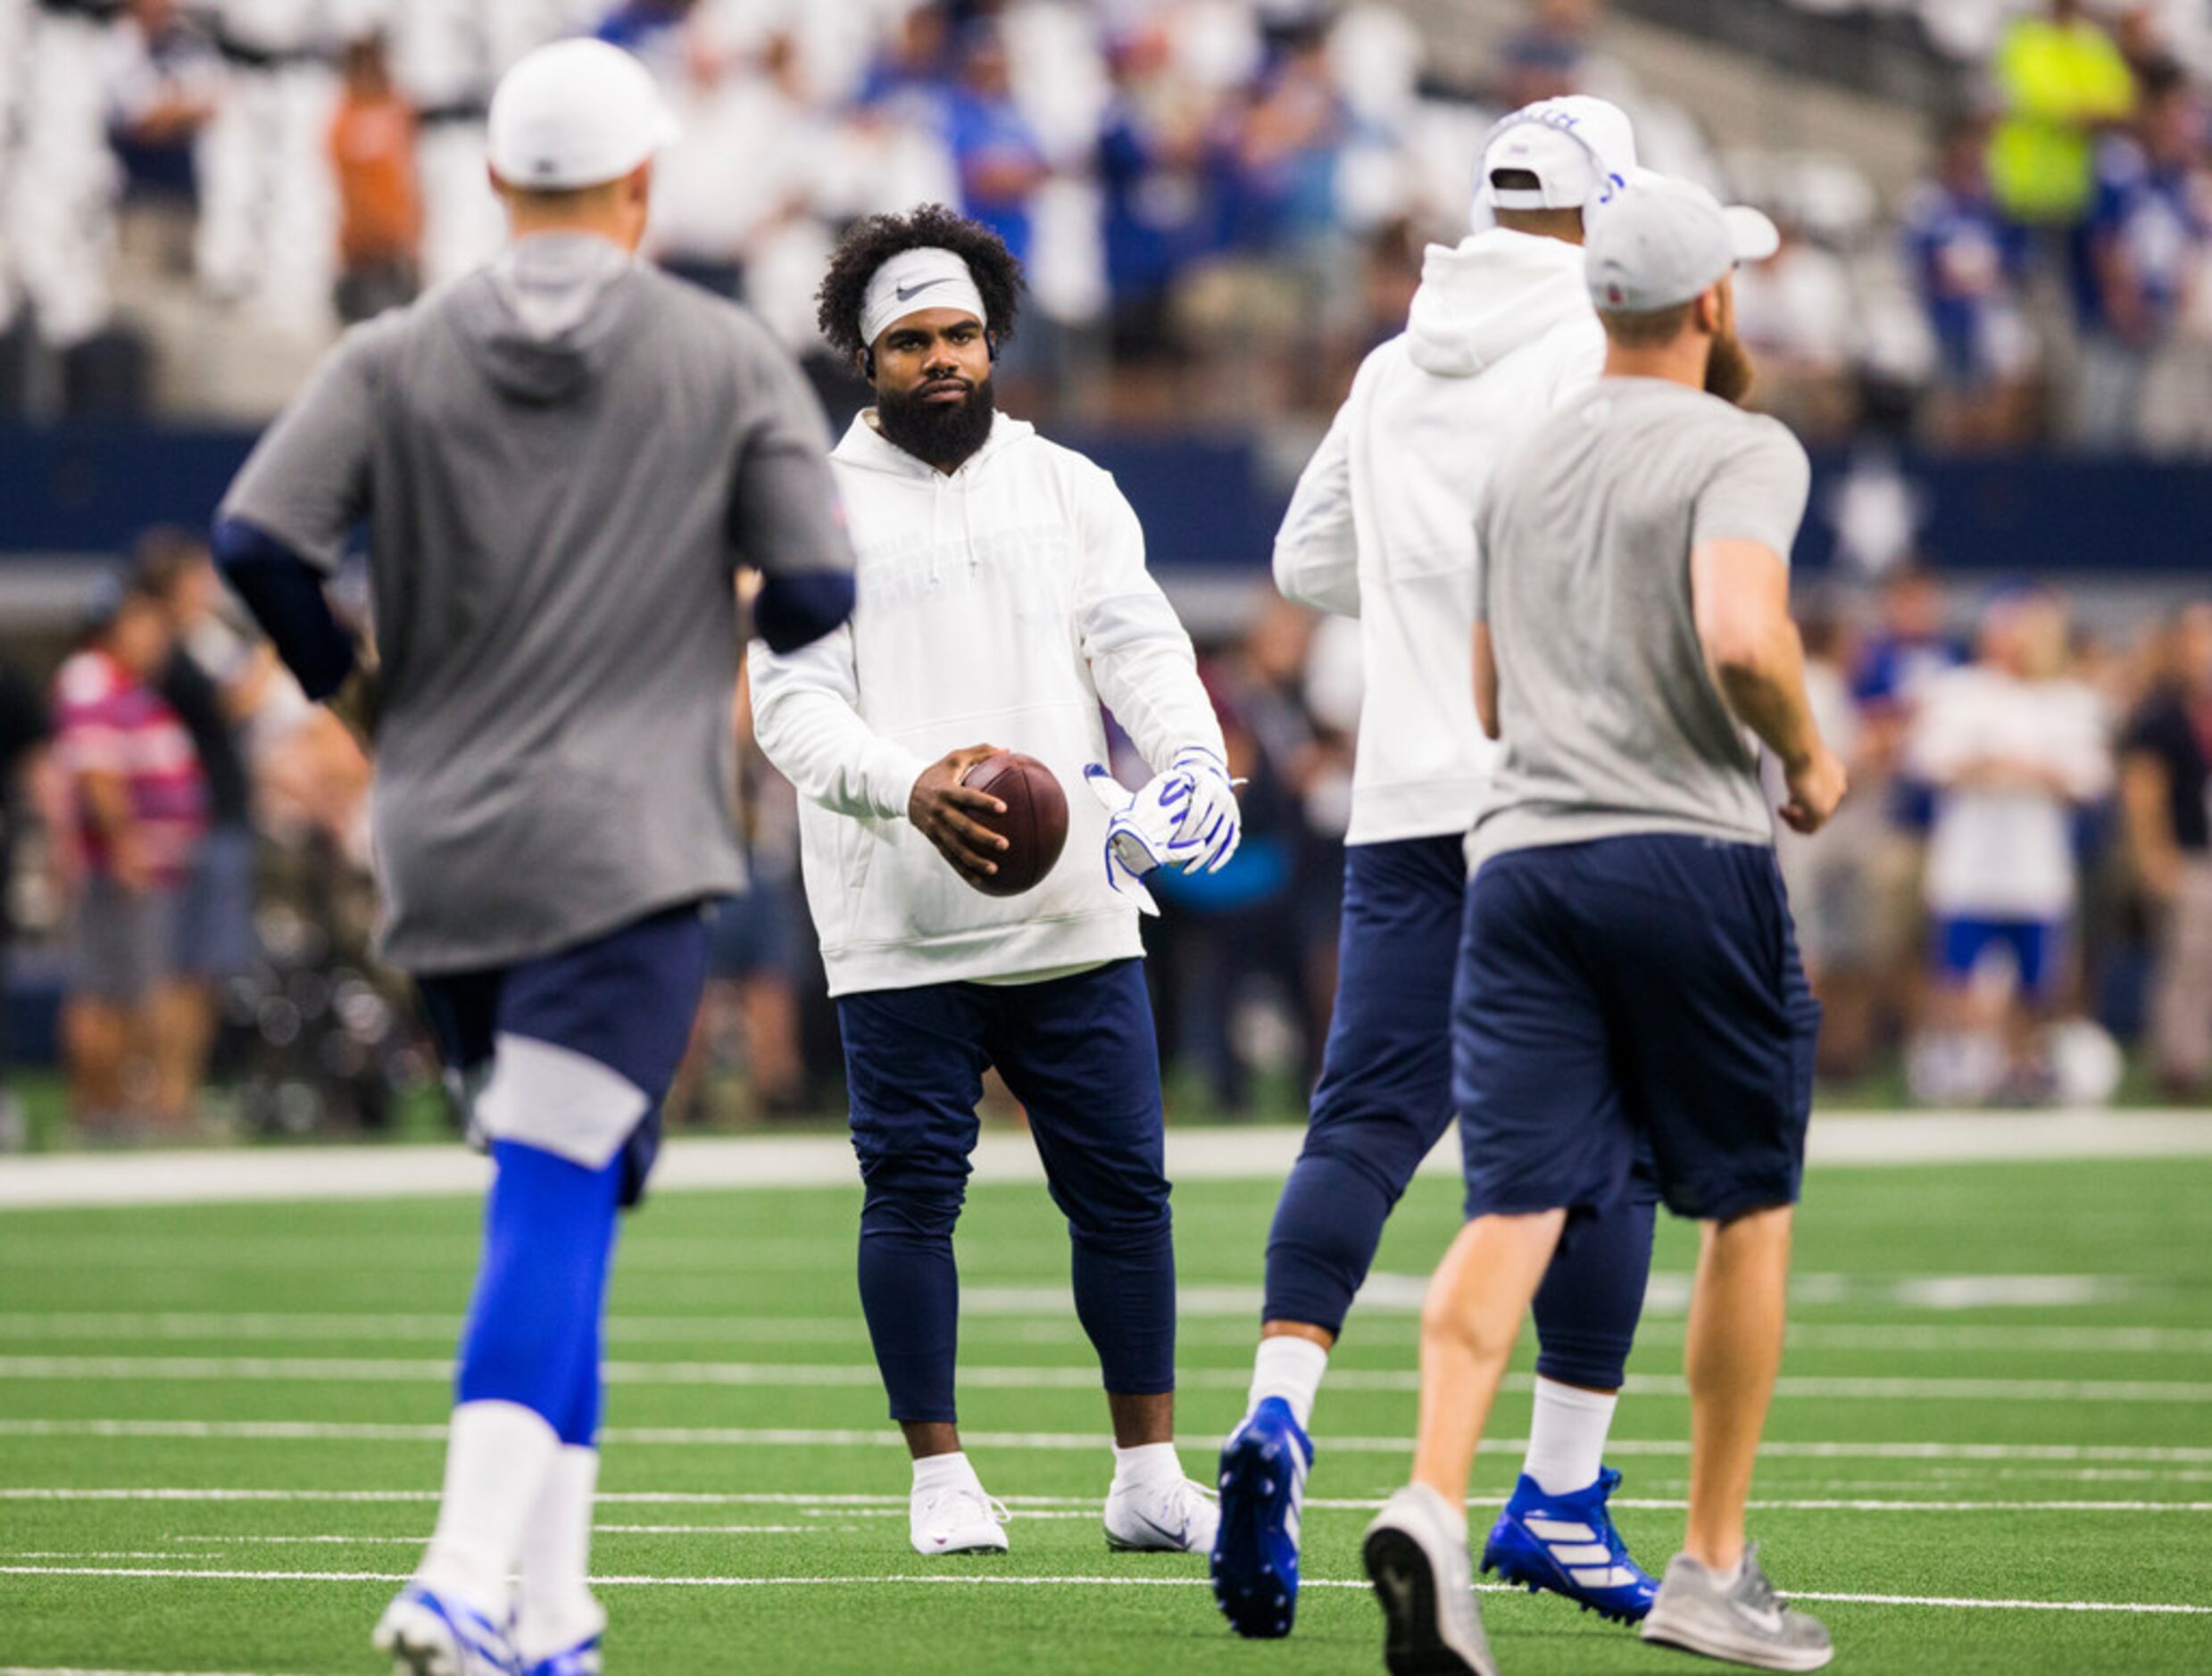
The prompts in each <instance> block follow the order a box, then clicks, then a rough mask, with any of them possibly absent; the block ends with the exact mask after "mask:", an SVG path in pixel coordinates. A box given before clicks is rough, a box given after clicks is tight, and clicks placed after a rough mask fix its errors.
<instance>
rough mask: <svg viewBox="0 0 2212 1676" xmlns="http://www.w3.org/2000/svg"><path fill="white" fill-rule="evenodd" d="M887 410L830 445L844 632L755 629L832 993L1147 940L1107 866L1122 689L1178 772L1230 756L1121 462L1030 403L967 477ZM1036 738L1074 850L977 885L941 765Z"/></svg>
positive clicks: (1156, 758)
mask: <svg viewBox="0 0 2212 1676" xmlns="http://www.w3.org/2000/svg"><path fill="white" fill-rule="evenodd" d="M869 418H870V416H869V414H866V413H863V414H862V415H861V416H860V417H859V418H858V419H854V420H853V422H852V428H851V429H850V430H848V431H847V432H846V433H845V436H844V441H842V442H840V443H839V444H837V446H836V450H835V451H833V452H832V453H831V454H830V466H831V469H832V470H833V472H834V473H835V475H836V480H837V487H838V490H839V492H840V494H842V496H843V498H844V507H845V514H846V517H847V519H849V520H850V527H851V534H852V547H853V551H854V552H855V554H856V555H857V556H858V560H859V563H858V566H857V568H856V570H855V573H854V575H855V587H856V592H857V593H858V596H859V599H858V603H857V604H856V605H855V607H854V609H853V613H852V621H851V622H850V623H848V624H847V625H846V626H844V627H843V628H840V629H837V630H836V631H835V632H834V633H832V634H829V635H825V636H823V638H821V639H820V640H818V641H816V642H814V643H812V644H811V645H809V646H805V647H802V648H801V649H800V650H799V651H795V652H787V653H783V654H778V653H775V652H771V651H769V649H768V648H767V646H766V645H765V644H763V643H761V642H759V641H755V642H754V643H753V648H752V651H751V654H750V657H751V671H752V681H753V726H754V728H755V731H756V734H757V735H758V737H759V740H760V743H761V751H763V752H765V753H766V755H767V757H768V759H769V761H770V762H772V763H773V764H775V766H776V767H778V769H779V770H781V771H782V773H783V774H784V775H785V776H786V778H788V779H789V780H790V781H791V783H792V784H794V785H795V786H797V787H798V789H799V793H800V796H801V799H802V802H801V804H800V807H799V834H800V863H801V867H802V871H803V872H804V875H805V878H806V892H807V905H808V907H809V908H810V909H812V911H813V916H814V928H815V930H816V932H817V933H819V935H820V938H821V945H822V961H823V964H824V965H825V966H826V967H827V969H828V974H829V992H830V993H831V994H832V995H847V994H852V993H856V992H859V991H868V990H885V989H911V988H915V987H918V986H919V985H922V984H927V983H952V982H956V981H969V982H977V983H991V982H1000V983H1006V982H1014V983H1019V982H1024V981H1032V980H1035V979H1040V978H1044V977H1050V976H1053V975H1058V974H1060V973H1065V972H1069V971H1071V970H1079V969H1081V968H1083V967H1089V966H1098V965H1102V964H1104V963H1105V962H1107V961H1109V960H1118V959H1123V958H1129V957H1132V956H1135V955H1140V954H1142V953H1143V947H1142V945H1141V944H1140V943H1139V942H1138V939H1137V925H1136V909H1135V905H1134V903H1133V900H1132V899H1131V898H1129V897H1127V896H1123V895H1120V894H1118V893H1117V892H1115V891H1114V889H1113V888H1112V886H1111V885H1110V884H1108V883H1107V880H1106V865H1105V845H1106V813H1105V810H1104V809H1102V807H1101V805H1100V804H1099V802H1098V801H1097V800H1096V799H1095V798H1094V797H1093V796H1092V794H1091V792H1089V790H1088V789H1087V788H1086V787H1085V785H1084V784H1083V767H1084V765H1085V763H1087V762H1103V761H1104V760H1105V759H1106V731H1105V726H1104V723H1103V721H1102V718H1101V716H1100V710H1099V706H1100V702H1101V701H1104V703H1105V705H1106V706H1107V708H1109V709H1111V710H1112V711H1113V713H1114V717H1115V719H1116V720H1118V722H1120V724H1121V725H1122V726H1123V727H1124V728H1125V729H1127V732H1128V734H1129V737H1130V738H1131V739H1132V740H1133V741H1134V742H1135V744H1136V748H1137V750H1138V751H1140V752H1141V753H1143V758H1144V760H1145V761H1146V762H1148V763H1150V764H1152V766H1153V767H1154V769H1155V770H1158V769H1161V768H1164V767H1166V766H1167V765H1168V762H1169V761H1170V760H1172V759H1173V758H1174V757H1175V755H1176V753H1177V751H1181V750H1182V749H1184V748H1185V746H1189V745H1202V746H1203V747H1205V748H1206V749H1207V750H1209V751H1213V752H1214V753H1215V754H1216V755H1218V756H1219V755H1226V751H1224V747H1223V745H1222V740H1221V725H1220V723H1219V722H1218V720H1217V719H1216V718H1215V716H1214V712H1213V706H1212V703H1211V702H1210V701H1209V700H1208V698H1207V696H1206V691H1205V688H1204V687H1203V686H1202V685H1201V684H1200V682H1199V678H1198V667H1197V660H1196V659H1195V657H1194V656H1193V652H1192V650H1191V641H1190V636H1189V635H1187V634H1185V632H1184V629H1183V625H1182V624H1181V623H1180V622H1179V621H1178V620H1177V618H1176V614H1175V610H1174V608H1173V607H1171V606H1170V605H1169V604H1168V599H1167V596H1166V595H1165V594H1164V593H1161V592H1160V585H1159V584H1157V583H1156V582H1154V581H1153V580H1152V576H1151V574H1150V573H1149V572H1148V571H1147V570H1146V569H1145V568H1144V532H1143V528H1142V527H1140V526H1139V524H1138V523H1137V519H1136V514H1135V512H1134V511H1133V510H1130V506H1129V503H1128V502H1127V500H1125V499H1124V498H1123V497H1122V494H1121V491H1120V490H1119V489H1118V488H1116V487H1115V486H1114V480H1113V478H1112V477H1111V476H1110V474H1109V473H1107V472H1106V471H1104V470H1102V469H1100V468H1099V467H1097V466H1095V465H1094V464H1093V463H1092V462H1091V461H1090V460H1085V458H1084V457H1083V456H1082V455H1081V454H1078V453H1077V452H1074V451H1073V450H1072V449H1067V448H1062V447H1060V446H1059V445H1058V444H1053V443H1049V442H1047V441H1045V440H1044V438H1043V437H1041V436H1038V435H1037V434H1036V430H1035V427H1033V426H1031V425H1028V424H1027V423H1025V422H1023V421H1022V420H1019V419H1009V418H1007V417H1006V416H1005V415H1004V414H1001V415H999V416H998V419H997V421H996V423H995V424H994V426H993V427H992V431H991V435H990V438H989V440H988V441H986V442H985V444H984V445H983V447H982V448H981V449H979V450H977V452H976V453H975V454H974V455H973V456H972V457H970V458H969V460H967V461H966V462H965V463H963V464H962V465H961V466H960V469H958V470H957V471H954V472H952V473H951V474H950V475H947V474H946V473H944V472H940V471H938V470H937V469H936V468H934V467H932V466H930V465H927V463H925V462H924V461H922V460H918V459H916V458H915V457H914V456H913V455H911V454H910V453H907V452H905V451H904V450H902V449H901V448H898V447H896V446H894V444H891V443H889V442H887V441H886V440H885V438H884V437H883V436H882V435H881V434H879V433H878V432H877V430H876V428H875V427H874V426H873V425H871V424H870V423H869ZM980 743H989V744H994V745H997V746H999V747H1000V748H1001V749H1002V750H1007V751H1027V753H1028V754H1029V755H1031V756H1033V757H1035V758H1037V759H1039V760H1040V761H1042V762H1043V763H1044V765H1045V766H1046V767H1049V768H1051V769H1052V772H1053V773H1054V774H1055V775H1056V776H1058V777H1059V779H1060V786H1061V789H1062V790H1063V791H1064V792H1066V793H1067V796H1068V845H1067V848H1066V850H1063V851H1062V852H1061V855H1060V862H1059V865H1058V866H1056V867H1054V868H1053V869H1052V873H1051V874H1050V875H1047V876H1046V878H1045V879H1044V882H1043V883H1042V884H1039V885H1038V886H1037V887H1036V888H1035V890H1033V891H1030V892H1027V894H1025V895H1021V896H1014V897H991V896H985V895H984V894H982V893H981V892H978V891H977V890H975V889H973V888H972V887H971V886H969V884H966V883H965V882H964V881H963V880H962V879H961V878H960V875H958V874H957V873H955V872H954V871H953V870H952V864H951V863H950V862H948V861H947V860H945V859H944V857H943V856H942V855H940V854H939V853H938V852H937V850H936V847H935V846H934V845H933V844H931V843H930V842H929V841H928V840H927V838H925V837H923V836H922V835H921V834H920V833H919V832H917V831H916V830H915V829H914V827H913V826H912V825H911V823H910V822H909V821H908V820H907V818H906V806H907V797H908V794H909V793H910V792H911V791H912V790H913V787H914V782H915V780H916V779H917V778H918V777H919V776H920V774H921V772H922V770H923V769H924V768H926V767H928V766H929V764H930V763H932V762H935V761H936V759H938V758H940V757H942V756H944V754H945V753H946V752H947V751H955V750H958V749H960V747H961V746H963V745H973V744H980Z"/></svg>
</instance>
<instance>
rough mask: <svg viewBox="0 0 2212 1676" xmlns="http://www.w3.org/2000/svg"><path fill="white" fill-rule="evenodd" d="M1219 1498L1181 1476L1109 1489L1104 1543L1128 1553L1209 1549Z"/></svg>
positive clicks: (1216, 1526)
mask: <svg viewBox="0 0 2212 1676" xmlns="http://www.w3.org/2000/svg"><path fill="white" fill-rule="evenodd" d="M1220 1528H1221V1504H1220V1503H1219V1502H1218V1501H1217V1500H1215V1499H1214V1494H1213V1492H1212V1491H1211V1490H1210V1489H1207V1488H1206V1487H1205V1486H1204V1485H1203V1484H1195V1483H1193V1482H1192V1481H1190V1480H1189V1479H1187V1478H1183V1477H1180V1476H1177V1477H1175V1478H1170V1479H1165V1480H1162V1481H1160V1482H1158V1483H1152V1484H1132V1485H1126V1486H1123V1487H1120V1488H1118V1489H1111V1490H1109V1491H1108V1492H1107V1495H1106V1546H1107V1547H1110V1548H1113V1549H1115V1550H1117V1551H1118V1552H1120V1553H1124V1554H1210V1553H1212V1552H1213V1539H1214V1535H1215V1533H1216V1532H1217V1531H1219V1530H1220Z"/></svg>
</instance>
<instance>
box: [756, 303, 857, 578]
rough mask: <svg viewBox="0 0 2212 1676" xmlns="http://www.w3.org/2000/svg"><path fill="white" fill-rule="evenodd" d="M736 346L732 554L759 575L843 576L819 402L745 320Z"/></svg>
mask: <svg viewBox="0 0 2212 1676" xmlns="http://www.w3.org/2000/svg"><path fill="white" fill-rule="evenodd" d="M737 349H738V354H739V356H740V359H741V366H740V369H739V383H738V390H739V395H738V400H739V402H740V404H741V405H740V407H739V411H738V427H739V428H738V443H737V463H736V473H735V476H734V478H733V481H732V483H731V488H730V503H729V539H730V545H731V548H732V549H733V552H734V556H735V558H736V560H737V562H738V563H740V564H746V565H751V566H752V567H753V568H754V569H756V570H758V571H760V572H761V575H763V576H769V577H778V576H784V577H795V576H810V575H817V574H819V573H821V572H823V571H842V572H845V573H848V574H849V573H850V572H851V571H852V562H853V560H852V542H851V541H850V539H848V537H847V536H846V534H845V524H844V508H843V507H842V506H841V505H840V504H839V502H838V499H837V487H836V482H835V481H834V480H833V479H832V477H830V473H829V422H828V420H827V419H824V418H823V416H822V404H821V402H820V401H819V399H818V398H817V397H816V395H815V394H814V391H813V388H812V386H810V385H809V384H808V383H807V381H806V379H805V378H804V376H803V375H802V374H801V372H800V371H799V369H798V366H797V364H796V363H795V362H794V361H793V360H792V359H791V357H790V356H789V355H788V354H787V353H785V351H784V349H783V347H782V345H781V344H778V343H776V342H775V341H774V340H773V339H772V338H770V337H769V335H768V333H767V332H766V330H765V329H763V328H761V327H759V326H757V325H755V324H754V323H753V322H752V321H751V320H749V319H748V320H745V321H744V327H743V330H742V334H741V336H739V338H738V341H737Z"/></svg>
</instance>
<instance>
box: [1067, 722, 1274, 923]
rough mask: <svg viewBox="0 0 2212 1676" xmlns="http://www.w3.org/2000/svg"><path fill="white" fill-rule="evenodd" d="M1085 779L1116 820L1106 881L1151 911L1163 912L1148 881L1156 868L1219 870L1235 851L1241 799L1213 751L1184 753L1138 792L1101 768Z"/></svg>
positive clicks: (1089, 770)
mask: <svg viewBox="0 0 2212 1676" xmlns="http://www.w3.org/2000/svg"><path fill="white" fill-rule="evenodd" d="M1083 777H1084V780H1085V783H1086V784H1088V785H1089V786H1090V788H1091V790H1092V792H1094V794H1095V795H1096V796H1097V798H1098V801H1100V802H1101V803H1102V804H1103V805H1105V807H1106V810H1107V812H1108V813H1109V814H1110V815H1111V816H1112V817H1113V818H1112V820H1111V821H1110V822H1109V823H1108V825H1107V827H1106V879H1107V883H1109V884H1111V885H1112V886H1113V887H1114V889H1115V890H1117V891H1118V892H1123V893H1124V894H1127V895H1132V896H1135V898H1136V899H1137V906H1138V907H1139V908H1140V909H1143V911H1144V912H1145V913H1148V914H1157V913H1158V912H1159V911H1160V909H1159V905H1158V904H1157V903H1155V902H1154V901H1153V900H1152V892H1150V891H1147V890H1146V889H1145V888H1144V886H1143V884H1142V883H1141V881H1142V880H1143V877H1144V875H1146V874H1148V873H1150V872H1152V869H1153V868H1155V867H1162V866H1165V865H1166V864H1168V863H1169V862H1173V863H1175V864H1177V866H1179V867H1182V869H1183V870H1184V871H1185V873H1194V872H1196V871H1197V870H1198V869H1199V868H1200V867H1205V868H1207V869H1208V870H1209V871H1214V870H1218V868H1219V867H1221V866H1222V865H1223V864H1224V863H1226V862H1227V860H1228V859H1229V858H1230V857H1231V856H1232V855H1234V854H1235V853H1236V844H1237V839H1238V837H1239V835H1240V834H1241V832H1242V826H1241V825H1240V823H1239V820H1238V817H1237V810H1236V793H1235V789H1234V786H1233V784H1232V782H1231V781H1230V779H1229V774H1228V769H1227V766H1226V765H1224V764H1223V763H1222V761H1221V759H1219V758H1218V757H1217V756H1215V755H1214V754H1213V753H1212V752H1211V751H1203V750H1200V749H1197V748H1195V747H1194V748H1193V749H1191V750H1188V751H1183V752H1182V753H1180V754H1179V755H1178V756H1177V758H1176V759H1175V762H1174V763H1173V764H1172V765H1170V766H1169V767H1168V772H1167V773H1165V774H1159V775H1154V776H1152V779H1151V780H1149V781H1147V782H1146V783H1145V784H1144V786H1143V790H1141V791H1137V792H1131V791H1130V790H1129V789H1128V788H1127V786H1125V785H1123V784H1121V782H1120V781H1118V780H1117V779H1115V778H1114V776H1113V775H1112V774H1111V772H1110V771H1109V770H1108V769H1106V768H1104V767H1101V766H1100V765H1099V764H1097V763H1095V762H1094V763H1092V764H1090V765H1089V766H1088V767H1085V769H1084V770H1083Z"/></svg>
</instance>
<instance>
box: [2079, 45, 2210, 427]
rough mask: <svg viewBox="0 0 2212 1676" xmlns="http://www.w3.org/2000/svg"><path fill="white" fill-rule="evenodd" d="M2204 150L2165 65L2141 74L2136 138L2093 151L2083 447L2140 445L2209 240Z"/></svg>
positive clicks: (2084, 289) (2196, 122)
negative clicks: (2158, 370) (2152, 394)
mask: <svg viewBox="0 0 2212 1676" xmlns="http://www.w3.org/2000/svg"><path fill="white" fill-rule="evenodd" d="M2202 148H2203V140H2202V133H2201V119H2200V112H2199V109H2198V105H2197V101H2196V97H2195V95H2194V94H2193V92H2192V91H2191V87H2190V86H2189V81H2188V79H2187V77H2185V76H2184V75H2183V73H2182V71H2181V67H2180V66H2179V65H2177V64H2174V63H2172V62H2165V63H2160V64H2156V65H2153V66H2152V67H2151V68H2150V70H2149V71H2146V72H2145V74H2144V76H2143V84H2142V104H2141V109H2140V111H2139V112H2138V113H2137V117H2136V120H2135V123H2134V126H2133V132H2132V133H2131V134H2126V135H2118V134H2116V135H2114V136H2112V137H2109V138H2108V139H2106V140H2105V141H2104V142H2103V144H2102V145H2100V146H2099V148H2098V152H2097V166H2096V193H2095V196H2094V198H2093V200H2092V203H2091V210H2090V215H2089V220H2088V223H2087V226H2086V228H2084V231H2083V238H2082V242H2081V246H2080V251H2079V254H2078V256H2077V261H2076V269H2075V272H2076V284H2077V299H2078V303H2079V307H2080V311H2081V324H2082V337H2083V344H2082V374H2081V388H2080V391H2079V393H2078V396H2079V409H2078V413H2077V416H2076V419H2075V436H2076V439H2077V440H2078V441H2079V442H2080V443H2082V444H2083V446H2085V447H2088V448H2091V449H2094V450H2096V451H2098V452H2115V451H2116V450H2119V449H2121V448H2125V447H2129V446H2133V445H2134V444H2139V443H2140V442H2141V440H2142V438H2143V434H2144V433H2143V426H2144V424H2145V419H2146V411H2145V397H2146V394H2147V392H2148V386H2149V379H2150V372H2151V369H2152V367H2153V366H2154V364H2155V363H2156V362H2157V361H2158V358H2159V357H2160V356H2161V355H2162V354H2163V353H2165V352H2166V350H2167V349H2168V348H2169V346H2170V345H2171V344H2172V341H2173V338H2174V335H2175V327H2176V322H2177V320H2178V319H2179V316H2180V311H2181V307H2182V304H2183V302H2184V300H2185V295H2186V289H2187V286H2188V285H2189V283H2190V281H2191V279H2192V278H2195V276H2196V273H2197V270H2198V268H2199V265H2200V261H2201V258H2202V254H2203V252H2204V249H2205V246H2206V243H2207V235H2208V228H2207V224H2206V219H2205V215H2204V212H2203V209H2202V207H2201V205H2200V200H2199V189H2200V183H2199V180H2198V178H2197V169H2198V165H2199V162H2200V158H2201V154H2202Z"/></svg>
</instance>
